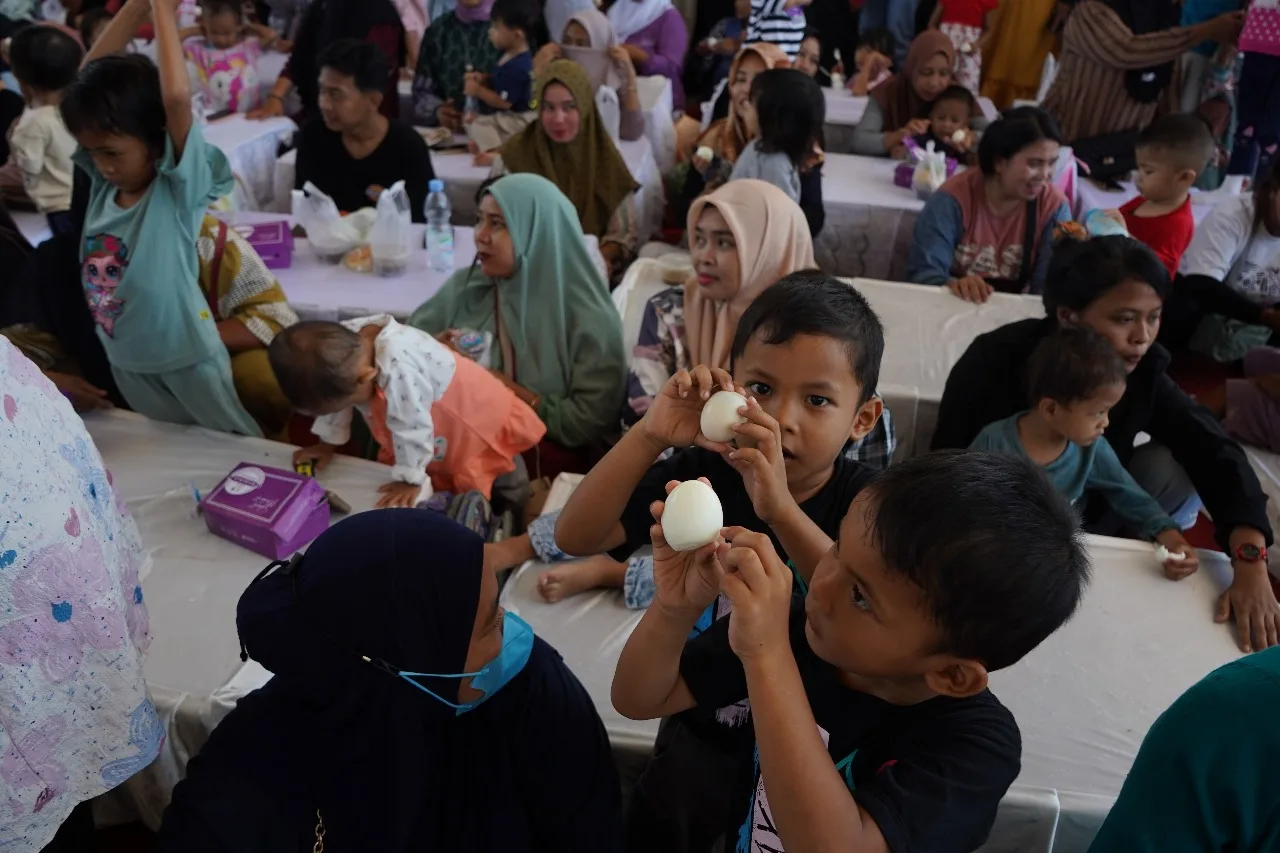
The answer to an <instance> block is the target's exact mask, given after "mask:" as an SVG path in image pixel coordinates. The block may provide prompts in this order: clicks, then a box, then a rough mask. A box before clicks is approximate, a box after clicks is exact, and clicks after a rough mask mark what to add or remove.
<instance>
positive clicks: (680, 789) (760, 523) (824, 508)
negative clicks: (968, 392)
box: [555, 270, 884, 850]
mask: <svg viewBox="0 0 1280 853" xmlns="http://www.w3.org/2000/svg"><path fill="white" fill-rule="evenodd" d="M883 352H884V329H883V327H882V326H881V324H880V320H879V318H878V317H877V316H876V315H875V312H874V311H872V309H871V307H870V305H868V304H867V301H866V300H865V299H864V298H863V297H862V296H861V294H859V293H858V292H857V291H856V290H854V289H853V288H852V287H850V286H849V285H847V284H845V283H843V282H841V281H838V280H836V279H834V278H832V277H830V276H828V275H825V274H824V273H821V272H819V271H816V270H814V271H806V272H798V273H793V274H792V275H789V276H786V277H785V278H783V279H782V280H781V281H779V282H778V283H777V284H775V285H773V286H772V287H770V288H768V289H766V290H765V291H764V292H763V293H762V294H761V295H760V296H759V297H757V298H756V300H755V301H754V302H753V303H751V306H750V307H749V308H748V309H747V310H746V312H745V313H744V314H743V315H742V318H741V320H740V321H739V323H738V327H737V333H736V335H735V337H734V340H733V346H732V350H731V353H732V355H731V371H732V376H731V375H730V373H729V372H726V371H723V370H719V369H709V368H708V367H706V366H705V365H699V366H698V367H696V368H694V369H693V370H692V371H686V370H680V371H678V372H677V373H676V374H675V375H674V376H673V377H672V378H671V379H670V380H669V381H668V382H667V384H666V385H665V386H664V387H663V390H662V392H661V393H660V394H659V395H658V396H656V397H655V398H654V400H653V403H652V405H651V406H650V407H649V408H648V410H647V411H646V412H645V415H644V417H643V418H641V420H640V422H639V423H637V424H636V425H635V426H634V427H632V428H631V429H630V430H629V431H627V433H626V434H625V435H624V436H623V437H622V439H621V440H620V441H619V442H618V443H617V444H616V445H614V447H613V448H612V449H611V450H610V451H609V453H608V454H606V455H605V457H604V459H603V460H601V461H600V462H599V463H598V464H597V465H596V466H595V467H594V468H592V469H591V471H590V472H589V473H588V474H587V476H586V478H585V479H584V480H583V481H582V483H581V484H580V485H579V486H578V488H577V490H576V491H575V492H574V493H573V495H572V497H570V499H569V501H568V503H567V504H566V505H565V507H564V509H563V511H562V512H561V513H560V519H559V522H558V524H557V525H556V534H555V535H556V544H557V545H558V546H559V547H560V548H561V549H562V550H563V551H565V552H567V553H570V554H584V555H585V554H598V553H600V552H601V551H605V550H610V551H611V554H612V556H614V557H615V558H618V559H624V560H625V559H626V558H627V557H628V556H630V554H631V553H632V552H634V551H635V550H636V549H637V548H640V547H642V546H643V545H645V544H647V542H648V541H649V527H650V525H651V524H652V518H651V517H650V515H649V507H650V505H651V504H652V503H653V502H654V501H658V500H662V499H663V497H664V496H665V495H666V484H667V483H669V482H671V481H674V480H681V481H683V480H693V479H698V478H705V479H706V480H707V482H708V483H709V484H710V485H711V487H712V488H713V489H714V490H715V492H716V494H717V495H718V496H719V498H720V502H721V504H722V506H723V508H724V518H725V523H726V524H730V525H742V526H744V527H749V528H752V529H755V530H762V531H766V532H767V535H768V537H769V538H770V539H772V540H773V542H774V547H775V548H776V549H777V551H778V552H779V553H781V554H783V555H784V557H783V559H790V561H791V563H792V565H793V566H794V569H795V571H796V573H797V575H798V576H799V577H800V578H801V582H802V583H806V582H808V579H809V578H810V577H811V576H812V574H813V570H814V567H815V566H816V565H817V564H818V561H819V560H820V559H822V555H823V554H825V553H826V552H828V551H829V550H830V549H831V543H832V540H833V539H834V538H835V536H836V534H837V532H838V530H839V526H840V520H841V519H842V518H843V517H844V515H845V512H846V510H847V509H848V506H849V503H850V502H851V501H852V500H853V498H854V497H855V496H856V495H857V494H858V493H859V492H860V491H861V490H862V489H863V488H864V487H865V486H866V484H867V483H868V482H870V481H871V479H872V478H873V476H874V475H875V472H874V471H873V470H872V469H870V468H868V467H866V466H864V465H862V464H860V463H856V462H851V461H849V460H848V459H847V458H845V456H844V455H843V450H844V448H845V445H846V444H847V443H848V442H849V441H850V440H851V439H853V440H857V439H860V438H862V437H863V436H865V435H866V434H867V433H869V432H870V431H871V430H872V428H873V427H874V426H875V425H876V422H877V420H878V419H879V417H880V411H881V408H882V403H881V401H880V400H879V399H878V398H877V397H875V396H874V389H875V388H876V386H877V383H878V381H879V373H880V359H881V356H882V355H883ZM735 387H736V388H738V389H741V393H743V394H744V396H748V397H750V400H749V402H748V404H747V405H746V406H745V407H743V408H741V409H739V410H738V412H739V414H740V415H741V416H743V417H745V418H746V423H741V424H738V425H737V426H735V427H734V433H735V434H736V436H737V439H736V444H737V446H736V447H735V446H734V445H732V444H728V443H721V442H714V441H711V440H709V439H708V438H707V437H706V436H704V435H702V434H701V431H700V424H699V421H700V413H701V410H702V406H703V404H704V403H705V402H706V401H707V399H709V398H710V396H711V394H713V393H715V392H717V391H719V390H721V389H723V390H733V389H734V388H735ZM779 418H782V419H783V420H782V421H779ZM668 448H677V450H676V452H675V454H674V455H672V456H671V457H670V458H667V459H663V460H662V461H658V460H659V459H660V458H661V456H662V455H663V454H664V453H665V452H666V451H667V449H668ZM655 580H656V578H655ZM627 582H628V583H632V578H631V577H630V576H628V579H627ZM659 595H661V590H660V589H659ZM713 598H714V596H710V597H708V599H707V600H706V601H705V602H703V609H704V611H705V612H704V613H703V614H702V616H701V618H700V619H699V620H698V624H699V627H700V628H702V627H706V626H709V625H710V624H711V623H712V621H713V620H714V619H717V618H719V617H721V616H723V615H724V614H725V613H726V612H728V609H729V604H728V602H727V600H726V601H721V602H719V603H716V602H713V601H712V599H713ZM693 627H694V624H693V622H692V621H691V622H690V625H689V628H693ZM686 633H688V630H686ZM723 704H724V705H725V706H732V705H733V702H732V701H730V702H726V703H723ZM716 707H717V706H714V705H708V706H706V707H705V708H704V709H702V710H699V711H698V712H695V713H691V714H683V715H681V716H680V717H678V718H673V719H671V720H667V721H665V722H664V724H663V728H662V729H661V730H660V732H659V742H660V744H662V745H663V748H660V749H659V750H658V751H657V755H658V757H657V758H655V760H654V761H652V762H651V763H650V765H649V769H648V770H647V771H646V772H645V774H644V775H643V776H642V777H641V779H640V781H639V783H638V785H637V788H636V793H635V797H634V799H633V805H632V817H631V820H630V821H629V825H630V827H631V832H630V836H631V837H630V841H631V849H635V850H675V849H690V850H693V849H700V848H701V849H706V848H709V847H710V846H711V843H712V842H714V840H715V838H716V837H718V836H719V835H720V834H721V832H722V831H723V829H724V826H725V822H726V821H727V819H728V814H727V809H728V808H729V807H730V806H731V805H736V803H730V801H729V799H728V798H727V796H726V794H727V792H731V791H732V788H733V781H734V778H735V777H736V773H737V770H738V769H740V765H741V764H742V763H743V762H744V761H746V762H749V759H750V755H749V752H745V750H744V743H749V741H744V738H748V737H749V732H750V727H749V726H747V725H746V723H747V719H748V716H747V713H746V709H745V708H744V707H724V708H722V710H721V711H719V712H718V713H717V712H715V710H714V709H715V708H716ZM678 732H683V733H684V734H683V735H681V736H679V737H677V733H678ZM668 742H670V745H669V746H667V745H666V744H667V743H668ZM686 831H687V832H688V834H689V837H688V838H685V837H683V836H682V837H681V838H679V839H675V838H672V837H669V836H668V833H670V834H675V835H679V834H681V833H682V832H686ZM703 841H705V842H706V843H705V844H702V843H701V842H703Z"/></svg>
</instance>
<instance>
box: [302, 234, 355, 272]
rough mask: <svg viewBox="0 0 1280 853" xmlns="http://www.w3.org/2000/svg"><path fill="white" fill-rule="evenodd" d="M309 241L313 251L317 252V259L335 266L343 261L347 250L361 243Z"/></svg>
mask: <svg viewBox="0 0 1280 853" xmlns="http://www.w3.org/2000/svg"><path fill="white" fill-rule="evenodd" d="M307 242H308V243H309V244H310V245H311V251H312V252H314V253H315V256H316V260H317V261H319V262H320V263H322V264H329V265H330V266H335V267H336V266H337V265H338V264H340V263H342V259H343V258H345V257H346V256H347V252H350V251H351V250H352V249H354V248H355V247H356V246H358V245H359V244H358V243H332V244H329V243H317V242H316V241H315V240H308V241H307Z"/></svg>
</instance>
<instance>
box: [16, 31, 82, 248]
mask: <svg viewBox="0 0 1280 853" xmlns="http://www.w3.org/2000/svg"><path fill="white" fill-rule="evenodd" d="M8 58H9V63H10V65H11V66H12V67H13V76H14V77H16V78H17V79H18V84H19V85H20V86H21V87H22V99H23V100H24V101H26V103H27V108H26V109H25V110H23V112H22V116H21V117H20V118H19V119H18V122H17V124H15V125H14V127H13V132H12V133H11V134H10V137H9V149H10V151H12V153H13V162H14V163H16V164H17V166H18V168H19V169H21V170H22V185H23V187H24V188H25V189H26V191H27V196H28V197H30V199H31V201H32V202H33V203H34V204H35V206H36V208H37V209H38V210H39V211H40V212H41V213H43V214H44V215H45V219H46V220H47V221H48V223H49V230H50V231H52V232H53V233H54V234H67V233H70V232H71V231H72V230H74V227H75V226H74V224H73V223H72V221H71V212H70V211H71V189H72V183H73V179H74V177H75V166H74V165H73V164H72V162H71V155H72V154H74V153H75V151H76V140H75V137H73V136H72V135H71V132H70V131H69V130H67V125H66V123H65V122H64V121H63V120H62V113H61V112H60V110H59V109H58V105H59V104H61V103H62V92H63V90H64V89H66V88H67V87H68V86H70V85H71V82H72V81H73V80H75V79H76V74H77V73H78V72H79V70H80V63H81V61H82V60H83V59H84V51H83V50H82V49H81V48H80V45H79V44H77V43H76V40H75V39H74V38H72V37H71V36H69V35H68V34H67V33H65V32H63V31H62V30H60V29H57V28H55V27H51V26H39V25H37V26H30V27H27V28H25V29H23V30H19V31H18V33H17V34H16V35H15V36H14V37H13V39H12V40H11V41H10V42H9V56H8Z"/></svg>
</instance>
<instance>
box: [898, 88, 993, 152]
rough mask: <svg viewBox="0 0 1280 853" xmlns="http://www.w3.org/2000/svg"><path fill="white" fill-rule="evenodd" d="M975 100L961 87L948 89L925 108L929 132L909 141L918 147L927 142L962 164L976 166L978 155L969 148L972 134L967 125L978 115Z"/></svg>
mask: <svg viewBox="0 0 1280 853" xmlns="http://www.w3.org/2000/svg"><path fill="white" fill-rule="evenodd" d="M978 109H979V108H978V100H977V98H975V97H973V93H972V92H970V91H969V90H968V89H966V88H965V87H964V86H948V87H947V88H945V89H943V90H942V94H940V95H938V97H936V98H934V99H933V106H931V107H930V108H929V130H928V131H927V132H926V133H922V134H920V135H919V136H916V137H913V140H914V141H915V143H916V144H917V145H919V146H920V147H921V148H924V147H925V146H926V145H928V144H929V143H930V142H932V143H933V148H934V150H935V151H941V152H942V153H943V154H945V155H947V156H948V157H950V158H951V159H952V160H955V161H956V162H958V163H963V164H965V165H966V166H976V165H977V164H978V152H977V151H975V150H974V147H973V140H974V136H973V131H972V130H970V129H969V122H970V121H972V119H973V117H974V116H976V115H977V114H978Z"/></svg>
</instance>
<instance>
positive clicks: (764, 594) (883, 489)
mask: <svg viewBox="0 0 1280 853" xmlns="http://www.w3.org/2000/svg"><path fill="white" fill-rule="evenodd" d="M653 516H654V518H655V519H656V520H657V521H658V522H659V524H656V525H654V527H653V529H652V536H653V548H654V582H655V587H656V591H657V597H656V598H655V600H654V603H653V604H652V605H651V606H650V607H649V609H648V610H647V611H646V612H645V615H644V618H643V619H642V620H641V621H640V624H639V625H637V626H636V629H635V631H634V632H633V633H632V635H631V638H630V640H629V641H628V642H627V645H626V648H624V649H623V652H622V656H621V658H620V659H619V661H618V669H617V673H616V674H615V676H614V681H613V704H614V707H616V708H617V709H618V711H619V712H620V713H622V714H624V715H625V716H628V717H631V718H634V719H646V718H652V717H659V716H665V715H669V714H674V713H679V712H681V711H685V710H687V709H691V708H695V707H701V706H711V707H715V706H718V705H722V704H724V703H726V702H734V701H738V700H741V699H744V698H747V699H749V700H750V702H751V716H752V721H753V723H754V730H755V737H756V761H755V767H754V772H753V773H752V774H751V779H750V782H749V785H748V789H747V793H746V795H745V796H744V797H743V798H742V800H741V801H740V802H739V803H737V811H736V814H735V815H734V817H733V818H732V819H731V821H730V826H729V831H730V833H731V834H730V836H729V843H730V844H734V843H736V845H737V849H738V850H743V851H746V850H751V851H757V850H772V851H783V850H788V849H789V850H793V851H798V850H814V849H819V848H823V847H824V845H825V846H830V845H831V844H832V842H833V841H838V842H839V845H840V848H841V849H842V850H848V851H851V853H852V852H853V851H857V853H863V851H907V850H928V851H931V853H951V851H955V853H964V852H965V851H971V850H973V849H975V848H977V847H978V846H980V845H981V844H982V843H983V841H984V840H985V839H986V836H987V833H988V832H989V831H990V828H991V824H992V822H993V821H994V820H995V815H996V807H997V805H998V804H999V802H1000V798H1001V797H1002V796H1004V793H1005V791H1006V790H1007V789H1008V787H1009V785H1010V784H1012V782H1013V780H1014V779H1015V778H1016V777H1017V775H1018V771H1019V765H1020V757H1021V740H1020V737H1019V734H1018V728H1017V725H1016V724H1015V723H1014V720H1013V716H1012V715H1011V714H1010V713H1009V711H1008V710H1006V709H1005V708H1004V706H1003V705H1001V704H1000V702H999V701H998V700H997V699H996V698H995V697H994V696H993V695H992V694H991V693H990V691H988V690H987V674H988V672H990V671H992V670H996V669H1000V668H1002V667H1006V666H1010V665H1012V664H1014V663H1016V662H1017V661H1018V660H1019V659H1021V658H1022V657H1023V656H1024V655H1026V654H1027V653H1028V652H1030V651H1031V650H1032V649H1034V648H1035V647H1036V646H1037V645H1039V644H1040V642H1041V641H1043V640H1044V639H1045V638H1046V637H1047V636H1048V635H1049V634H1051V633H1053V632H1054V631H1055V630H1057V628H1058V627H1059V626H1060V625H1061V624H1062V623H1063V622H1065V621H1066V620H1067V619H1068V618H1069V617H1070V616H1071V614H1072V613H1073V612H1074V611H1075V609H1076V606H1077V605H1078V603H1079V601H1080V597H1081V594H1082V592H1083V588H1084V585H1085V583H1086V582H1087V580H1088V574H1089V562H1088V558H1087V556H1086V553H1085V550H1084V545H1083V542H1082V540H1081V537H1080V533H1079V528H1078V524H1077V521H1076V519H1075V516H1074V515H1073V513H1072V510H1071V507H1070V506H1069V505H1068V504H1067V503H1066V501H1065V500H1064V499H1063V498H1062V497H1061V496H1060V495H1059V494H1058V493H1057V491H1056V490H1055V489H1054V488H1053V486H1052V484H1051V483H1050V482H1049V481H1048V480H1047V479H1046V478H1045V477H1044V475H1043V474H1042V473H1041V472H1040V471H1039V470H1037V469H1036V467H1035V466H1034V465H1033V464H1031V463H1030V462H1029V461H1027V460H1025V459H1022V458H1019V457H1015V456H1009V455H1005V454H990V453H982V452H978V451H951V452H939V453H934V454H931V455H928V456H922V457H918V458H916V459H912V460H910V461H907V462H902V463H899V464H896V465H893V466H891V467H890V468H889V469H888V470H886V471H885V472H884V473H883V474H881V475H880V477H879V478H878V479H877V480H876V481H875V482H873V483H872V484H870V485H869V486H868V487H867V488H866V489H864V490H863V491H862V493H861V494H859V496H858V498H857V499H856V500H855V501H854V503H853V506H852V507H850V509H849V513H848V515H847V516H846V517H845V519H844V522H843V523H842V524H841V527H840V534H839V539H838V541H837V542H836V544H835V546H834V547H833V548H832V549H831V550H830V551H829V552H828V553H827V554H826V555H825V556H824V557H823V558H822V561H821V562H820V563H819V564H818V566H817V568H816V569H815V570H814V573H813V577H812V579H811V581H810V583H809V589H808V592H807V594H806V596H805V598H804V600H803V601H795V600H794V599H793V597H792V574H791V572H790V571H789V570H788V569H787V567H786V566H785V565H784V564H783V562H782V560H781V559H780V558H779V556H778V554H777V553H776V552H775V550H774V547H773V544H772V543H771V542H770V541H769V537H767V536H765V535H763V534H760V533H754V532H751V531H748V530H744V529H743V528H741V527H728V528H726V529H725V530H724V532H723V536H724V540H723V541H720V542H719V543H713V544H711V545H708V546H706V547H705V548H702V549H700V550H698V551H696V552H690V553H677V552H675V551H673V550H672V549H671V548H670V547H669V546H668V545H667V544H666V541H665V540H664V539H663V537H662V528H661V526H660V524H661V518H662V505H661V504H657V505H655V506H654V512H653ZM717 592H720V593H721V594H723V595H724V596H727V597H728V598H729V600H730V601H732V603H733V613H732V615H730V617H729V618H728V619H725V620H722V621H721V622H719V623H717V624H716V625H714V626H712V627H711V628H710V629H708V630H707V631H705V632H704V633H702V634H701V635H699V636H698V637H697V638H695V639H693V640H691V641H688V642H687V643H686V637H687V636H688V634H689V629H690V627H691V626H692V625H693V624H694V622H695V621H696V620H697V619H698V617H699V614H700V613H701V612H702V608H703V607H704V606H705V605H706V603H707V602H708V601H710V600H712V599H713V598H714V597H715V595H716V594H717Z"/></svg>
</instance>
